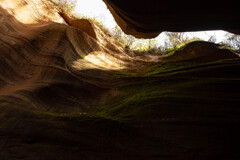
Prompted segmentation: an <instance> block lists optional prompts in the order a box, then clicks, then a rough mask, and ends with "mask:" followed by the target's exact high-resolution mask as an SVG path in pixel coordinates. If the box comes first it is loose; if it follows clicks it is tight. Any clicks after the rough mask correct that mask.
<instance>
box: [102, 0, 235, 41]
mask: <svg viewBox="0 0 240 160" xmlns="http://www.w3.org/2000/svg"><path fill="white" fill-rule="evenodd" d="M104 2H105V3H106V4H107V6H108V8H109V9H110V11H111V13H112V14H113V16H114V18H115V20H116V22H117V23H118V25H119V26H120V27H121V28H122V30H123V31H124V32H125V33H126V34H131V35H134V36H135V37H138V38H153V37H156V36H157V35H158V34H159V33H161V32H163V31H172V32H184V31H204V30H218V29H222V30H227V31H230V32H233V33H236V34H239V33H240V18H239V14H240V11H239V9H238V4H237V1H234V0H230V1H227V2H223V3H222V2H221V3H214V2H209V1H207V0H203V1H196V2H190V3H184V2H183V1H158V0H148V1H138V0H131V1H128V0H121V1H120V0H119V1H116V0H104Z"/></svg>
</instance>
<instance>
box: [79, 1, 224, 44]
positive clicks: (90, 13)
mask: <svg viewBox="0 0 240 160" xmlns="http://www.w3.org/2000/svg"><path fill="white" fill-rule="evenodd" d="M75 13H77V14H80V15H82V16H87V17H95V18H97V19H98V20H100V21H102V22H103V24H104V25H105V26H106V27H107V28H109V29H111V28H114V27H115V25H116V22H115V20H114V18H113V16H112V15H111V13H110V11H109V10H108V9H107V6H106V4H105V3H104V2H103V1H102V0H78V1H77V6H76V9H75ZM225 33H226V32H225V31H220V30H218V31H203V32H189V33H188V34H189V36H192V35H194V36H195V37H199V38H201V39H203V40H208V39H209V37H210V36H211V35H215V36H216V39H217V41H216V42H217V43H218V42H221V41H222V40H223V38H224V35H225ZM163 39H164V34H160V35H159V36H158V37H157V40H158V41H159V42H160V43H161V41H163Z"/></svg>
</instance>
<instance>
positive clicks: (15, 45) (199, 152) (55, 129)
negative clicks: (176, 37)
mask: <svg viewBox="0 0 240 160" xmlns="http://www.w3.org/2000/svg"><path fill="white" fill-rule="evenodd" d="M64 19H65V21H66V18H64ZM64 19H63V18H62V17H61V16H60V15H59V14H58V10H57V9H56V8H55V7H54V5H53V4H52V3H50V2H49V1H46V0H25V1H23V0H7V1H6V0H0V122H1V123H0V160H17V159H24V160H48V159H50V160H66V159H67V160H68V159H69V160H79V159H83V160H85V159H86V160H89V159H90V160H91V159H97V160H113V159H114V160H140V159H147V160H156V159H157V160H158V159H166V160H186V159H199V160H206V159H226V160H229V159H230V160H232V159H233V160H235V159H239V157H240V153H239V144H240V138H239V135H240V107H239V104H240V92H239V91H240V74H239V73H240V60H239V56H238V55H236V54H235V53H234V52H233V51H230V50H227V49H222V48H221V46H219V45H216V44H212V43H208V42H193V43H190V44H188V45H187V46H185V47H184V48H182V50H179V51H176V52H175V53H174V54H172V55H170V56H168V57H159V56H158V55H155V57H154V58H151V57H150V56H149V57H148V59H146V58H145V57H143V56H137V55H134V54H133V53H131V52H130V51H128V52H127V51H125V50H124V49H123V48H122V47H121V46H120V45H119V44H118V43H117V42H116V41H115V40H114V39H113V38H112V37H111V36H110V35H107V34H105V32H103V31H102V30H101V28H99V27H98V26H97V25H95V24H94V23H90V22H88V21H82V20H79V21H78V20H76V23H74V22H72V20H71V19H69V20H68V21H67V22H68V23H66V22H65V21H64ZM90 24H91V25H90ZM86 26H87V27H86ZM95 36H96V38H95ZM153 59H154V61H153Z"/></svg>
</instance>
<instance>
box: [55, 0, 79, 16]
mask: <svg viewBox="0 0 240 160" xmlns="http://www.w3.org/2000/svg"><path fill="white" fill-rule="evenodd" d="M52 2H54V3H55V4H57V5H58V7H59V8H60V9H61V10H63V11H64V12H65V13H68V14H72V11H73V10H74V9H75V7H76V4H77V0H52Z"/></svg>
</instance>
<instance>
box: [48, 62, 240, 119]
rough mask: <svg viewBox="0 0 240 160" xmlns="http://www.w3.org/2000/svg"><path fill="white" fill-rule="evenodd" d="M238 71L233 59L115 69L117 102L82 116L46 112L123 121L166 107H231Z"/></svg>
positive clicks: (239, 64)
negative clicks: (121, 81)
mask: <svg viewBox="0 0 240 160" xmlns="http://www.w3.org/2000/svg"><path fill="white" fill-rule="evenodd" d="M239 70H240V60H239V59H235V60H221V61H215V62H207V63H199V62H188V61H186V62H175V63H158V64H150V65H146V66H145V67H143V68H140V69H133V70H128V71H122V72H115V73H114V74H113V77H114V79H121V80H123V81H124V82H126V83H125V84H124V85H123V86H121V87H119V88H118V90H120V91H121V92H123V93H124V94H125V96H123V97H122V98H121V99H120V100H119V101H116V102H114V103H112V104H110V105H106V106H98V107H96V109H95V110H94V111H92V112H90V113H88V114H84V115H83V114H75V113H72V114H54V113H47V114H46V115H49V116H54V117H58V118H64V119H70V120H78V121H86V120H90V121H91V120H92V121H102V120H103V119H105V120H109V121H117V122H121V123H122V122H124V123H127V122H132V121H135V120H137V119H139V117H147V116H151V115H156V114H158V116H159V114H161V112H162V109H163V108H166V107H169V109H170V108H174V110H176V111H177V110H179V108H181V107H184V106H189V105H192V106H199V105H205V106H211V105H218V106H223V105H233V106H235V105H237V104H238V102H239V99H238V98H239V97H238V96H237V95H238V94H237V93H238V91H239V90H240V87H239V86H240V75H239V74H237V73H238V71H239ZM233 91H235V92H233ZM177 106H178V108H176V107H177Z"/></svg>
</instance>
